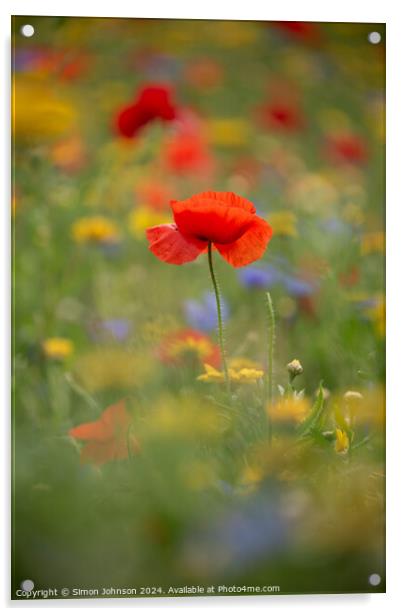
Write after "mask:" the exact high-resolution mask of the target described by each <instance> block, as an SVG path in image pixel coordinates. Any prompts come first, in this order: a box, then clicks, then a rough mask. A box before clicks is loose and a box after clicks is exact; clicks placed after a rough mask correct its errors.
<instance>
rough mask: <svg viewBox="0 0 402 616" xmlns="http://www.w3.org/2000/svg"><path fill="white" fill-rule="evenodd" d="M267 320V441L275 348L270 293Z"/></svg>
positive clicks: (268, 295)
mask: <svg viewBox="0 0 402 616" xmlns="http://www.w3.org/2000/svg"><path fill="white" fill-rule="evenodd" d="M267 320H268V357H267V371H266V375H265V391H266V397H267V402H268V404H267V409H266V412H267V417H268V432H269V440H271V438H272V421H271V416H270V413H271V406H272V397H273V388H274V382H273V381H274V346H275V312H274V306H273V303H272V298H271V295H270V293H267Z"/></svg>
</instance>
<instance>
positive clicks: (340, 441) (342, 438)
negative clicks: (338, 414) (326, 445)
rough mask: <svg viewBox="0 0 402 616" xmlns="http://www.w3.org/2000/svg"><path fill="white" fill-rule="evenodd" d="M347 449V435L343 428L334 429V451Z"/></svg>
mask: <svg viewBox="0 0 402 616" xmlns="http://www.w3.org/2000/svg"><path fill="white" fill-rule="evenodd" d="M348 450H349V437H348V435H347V434H346V432H345V431H344V430H340V429H339V428H337V429H336V440H335V451H336V453H346V452H347V451H348Z"/></svg>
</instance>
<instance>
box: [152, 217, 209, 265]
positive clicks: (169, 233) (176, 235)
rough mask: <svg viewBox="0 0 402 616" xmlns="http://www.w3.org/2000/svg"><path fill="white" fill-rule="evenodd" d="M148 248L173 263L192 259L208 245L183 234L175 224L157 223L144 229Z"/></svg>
mask: <svg viewBox="0 0 402 616" xmlns="http://www.w3.org/2000/svg"><path fill="white" fill-rule="evenodd" d="M146 235H147V239H148V242H149V250H150V251H151V252H153V253H154V255H155V256H156V257H158V259H160V260H161V261H165V262H166V263H172V264H173V265H181V264H182V263H188V262H189V261H194V259H196V258H197V257H198V255H200V254H201V253H202V252H204V251H205V250H206V248H207V246H208V243H207V242H206V241H201V240H199V239H196V238H193V237H187V236H186V235H183V234H182V233H181V232H180V231H179V229H178V228H177V225H174V224H170V225H157V226H156V227H151V228H150V229H147V231H146Z"/></svg>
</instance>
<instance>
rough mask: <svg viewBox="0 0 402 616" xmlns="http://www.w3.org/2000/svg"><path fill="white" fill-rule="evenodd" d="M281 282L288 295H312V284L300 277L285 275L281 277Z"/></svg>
mask: <svg viewBox="0 0 402 616" xmlns="http://www.w3.org/2000/svg"><path fill="white" fill-rule="evenodd" d="M283 283H284V285H285V289H286V290H287V292H288V293H289V295H293V296H294V297H307V296H309V295H312V293H314V290H315V289H314V285H312V284H311V283H310V282H307V281H306V280H302V279H301V278H296V277H295V276H285V277H284V278H283Z"/></svg>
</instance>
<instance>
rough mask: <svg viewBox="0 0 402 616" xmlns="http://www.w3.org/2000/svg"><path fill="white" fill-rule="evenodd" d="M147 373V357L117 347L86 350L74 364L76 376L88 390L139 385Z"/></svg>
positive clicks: (150, 367)
mask: <svg viewBox="0 0 402 616" xmlns="http://www.w3.org/2000/svg"><path fill="white" fill-rule="evenodd" d="M151 373H152V364H151V362H150V360H149V358H148V357H146V356H144V355H134V354H133V353H129V352H128V351H127V350H125V349H121V348H118V347H103V348H99V349H97V350H96V351H89V352H88V353H86V354H84V355H82V356H81V357H79V359H78V360H77V362H76V363H75V366H74V375H75V377H76V379H77V380H78V381H79V382H80V384H82V385H83V387H84V388H85V389H87V390H88V391H91V392H95V391H102V390H104V389H108V388H112V387H113V388H123V389H124V388H126V387H134V386H138V385H142V384H143V383H144V381H145V380H146V379H147V378H148V377H149V376H150V374H151Z"/></svg>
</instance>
